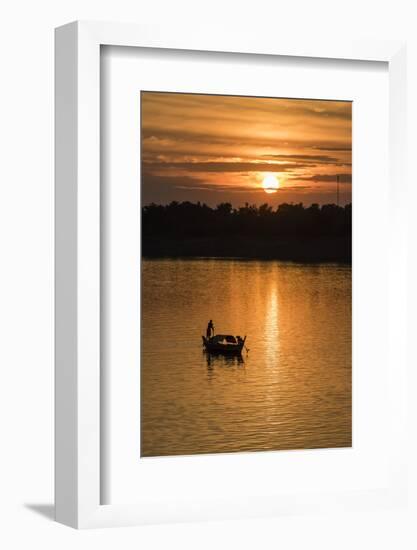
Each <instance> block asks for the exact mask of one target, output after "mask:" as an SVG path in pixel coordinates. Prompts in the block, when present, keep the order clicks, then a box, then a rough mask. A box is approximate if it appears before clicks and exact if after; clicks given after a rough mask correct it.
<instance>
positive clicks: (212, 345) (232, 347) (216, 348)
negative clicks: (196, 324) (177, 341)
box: [202, 336, 245, 355]
mask: <svg viewBox="0 0 417 550" xmlns="http://www.w3.org/2000/svg"><path fill="white" fill-rule="evenodd" d="M202 338H203V346H204V349H205V350H206V351H207V352H209V353H213V354H224V355H240V354H241V353H242V349H243V346H244V345H245V340H242V341H241V342H239V343H237V344H230V343H228V344H221V343H219V342H210V340H208V339H207V338H206V337H204V336H203V337H202Z"/></svg>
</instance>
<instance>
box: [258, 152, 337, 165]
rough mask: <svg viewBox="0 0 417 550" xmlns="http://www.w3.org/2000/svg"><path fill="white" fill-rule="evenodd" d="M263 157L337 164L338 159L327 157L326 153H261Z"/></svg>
mask: <svg viewBox="0 0 417 550" xmlns="http://www.w3.org/2000/svg"><path fill="white" fill-rule="evenodd" d="M263 157H264V158H269V159H271V160H272V159H273V160H290V161H298V160H301V161H304V162H314V163H317V162H318V163H322V164H327V163H329V164H337V163H338V159H337V158H336V157H329V156H327V155H291V154H290V155H263Z"/></svg>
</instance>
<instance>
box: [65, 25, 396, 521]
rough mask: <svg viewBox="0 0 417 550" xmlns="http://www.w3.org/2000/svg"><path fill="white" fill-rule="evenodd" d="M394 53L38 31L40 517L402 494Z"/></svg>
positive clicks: (173, 517) (369, 45) (349, 45)
mask: <svg viewBox="0 0 417 550" xmlns="http://www.w3.org/2000/svg"><path fill="white" fill-rule="evenodd" d="M258 38H259V39H258ZM404 49H405V46H404V44H402V43H397V42H388V41H370V42H343V41H340V42H339V43H331V44H326V43H320V42H317V41H316V42H314V41H307V40H306V41H304V42H303V41H301V42H297V43H291V42H288V41H286V40H284V39H282V40H280V39H278V40H276V39H275V38H268V37H267V36H263V37H256V40H255V39H254V38H252V39H251V40H248V39H247V35H246V34H245V33H244V32H239V31H237V32H235V31H233V33H230V32H219V33H216V36H213V34H212V33H211V32H210V29H198V32H197V30H196V31H195V33H191V32H188V33H187V34H184V33H180V32H177V31H175V30H172V29H171V30H169V29H161V28H156V27H154V28H152V27H140V26H139V27H137V26H133V25H132V26H131V25H120V24H110V23H80V22H77V23H71V24H69V25H65V26H63V27H60V28H58V29H57V31H56V517H57V520H58V521H60V522H62V523H65V524H67V525H70V526H73V527H77V528H81V527H100V526H113V525H129V524H140V523H153V522H172V521H177V520H179V521H187V520H190V521H191V520H204V519H216V518H219V519H220V518H221V519H224V518H236V517H259V516H266V515H273V514H280V513H286V514H288V513H301V512H303V513H306V512H309V511H317V509H323V510H328V509H335V508H339V509H341V510H345V509H349V508H352V509H358V508H363V509H369V508H370V507H375V506H384V507H386V506H400V505H402V503H404V501H405V495H406V473H405V466H404V464H405V454H404V441H405V405H404V402H405V393H406V345H405V336H404V335H405V332H406V300H405V291H404V289H405V285H406V260H405V258H406V243H405V238H404V236H405V232H406V219H405V208H404V201H405V200H406V199H405V197H404V186H405V176H404V173H403V166H404V154H405V153H404V151H405V130H404V128H405V117H406V110H405V87H404V82H405V53H404V51H405V50H404Z"/></svg>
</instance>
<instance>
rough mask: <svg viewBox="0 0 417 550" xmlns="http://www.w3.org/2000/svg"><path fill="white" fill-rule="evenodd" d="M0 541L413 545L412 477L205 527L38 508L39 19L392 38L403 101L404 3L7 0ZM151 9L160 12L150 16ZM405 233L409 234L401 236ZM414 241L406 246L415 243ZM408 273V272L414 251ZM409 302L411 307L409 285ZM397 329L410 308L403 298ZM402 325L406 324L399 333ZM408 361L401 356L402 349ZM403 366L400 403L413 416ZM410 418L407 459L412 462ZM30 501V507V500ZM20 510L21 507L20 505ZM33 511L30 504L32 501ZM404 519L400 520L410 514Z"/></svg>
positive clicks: (43, 412) (48, 392) (47, 87)
mask: <svg viewBox="0 0 417 550" xmlns="http://www.w3.org/2000/svg"><path fill="white" fill-rule="evenodd" d="M0 15H1V17H0V31H1V32H0V40H1V48H0V52H1V65H0V66H1V72H0V77H1V86H0V96H1V101H0V136H1V137H0V139H1V144H0V145H1V153H2V154H1V163H0V171H1V178H0V185H1V201H0V209H1V211H0V224H1V227H0V236H1V256H0V259H1V269H0V278H1V281H0V293H1V294H0V311H1V313H0V315H1V325H0V342H1V344H0V354H1V356H0V367H1V374H2V376H1V383H0V414H1V416H0V418H1V427H2V430H1V440H0V441H1V453H0V457H1V458H0V495H1V503H0V508H1V510H0V518H1V520H0V522H1V529H0V545H1V546H2V547H3V548H7V549H9V548H12V549H13V548H48V549H49V548H51V549H52V548H59V549H66V548H74V547H77V548H91V547H97V548H103V549H106V548H115V547H120V548H126V549H129V548H139V547H141V548H146V549H148V548H150V549H152V548H157V549H159V548H161V549H162V548H170V549H172V548H190V549H191V548H193V549H194V548H210V549H212V548H214V547H218V548H239V547H241V548H253V547H258V548H268V547H270V548H276V547H281V548H285V550H287V549H288V550H291V549H298V548H299V549H303V550H304V549H308V548H320V549H326V548H328V549H333V548H338V549H345V548H346V549H348V548H355V547H357V548H378V549H391V548H399V549H408V548H410V549H411V548H415V547H416V546H417V529H416V527H415V518H416V517H417V511H416V508H415V503H416V498H415V497H416V494H417V493H416V489H417V486H416V479H415V466H414V469H413V470H412V472H411V474H412V480H411V487H412V495H411V503H412V505H413V506H414V507H413V508H412V509H410V510H409V511H395V512H392V511H386V512H378V513H366V514H364V513H357V514H349V515H343V516H342V515H333V516H332V517H328V516H327V517H326V516H323V515H319V514H317V515H316V516H308V517H280V518H277V519H265V520H251V521H244V522H241V521H240V522H238V521H233V522H225V523H220V522H219V523H207V524H191V525H190V524H188V525H173V526H151V527H137V528H127V529H113V530H100V531H89V532H76V531H74V530H71V529H69V528H66V527H63V526H61V525H57V524H54V523H52V522H51V521H50V520H48V519H47V518H46V517H45V515H44V514H43V513H42V514H40V513H39V512H40V511H41V512H46V513H47V514H49V515H50V514H52V512H51V508H50V506H51V503H52V499H53V286H52V283H53V28H54V27H55V26H57V25H60V24H63V23H66V22H68V21H71V20H74V19H98V20H116V21H128V22H141V23H144V22H149V23H158V22H165V23H170V24H172V25H180V26H181V28H182V29H183V31H184V29H186V26H187V25H192V24H193V22H195V23H201V22H202V21H204V22H206V23H207V24H210V23H211V24H213V33H214V34H215V26H216V24H219V22H220V21H221V22H222V24H223V25H226V26H227V25H228V24H229V25H231V26H233V25H236V24H238V25H241V26H244V27H246V28H247V29H248V33H255V32H269V33H280V34H281V35H282V34H285V33H288V34H290V35H292V36H294V34H299V35H300V36H301V35H305V34H306V33H307V34H308V33H313V35H317V34H318V35H320V36H323V35H326V36H329V37H330V36H331V35H332V34H345V35H346V34H347V35H349V36H351V37H358V36H359V37H361V36H362V37H363V36H365V37H369V36H371V37H372V36H375V37H379V38H381V37H383V36H385V35H387V36H391V37H393V38H406V39H407V40H408V41H409V42H408V45H409V63H408V65H409V67H408V69H409V75H408V80H409V82H408V93H409V97H413V98H415V97H417V36H416V32H415V28H416V16H415V14H414V13H413V2H411V1H410V2H406V1H402V0H397V1H396V2H383V1H373V0H371V1H367V2H364V1H363V0H361V1H358V2H353V1H350V2H349V3H345V2H335V1H334V0H333V1H323V0H316V1H314V2H310V1H309V0H303V1H300V0H299V1H298V2H293V3H289V2H286V3H285V4H281V2H279V1H278V0H272V1H271V2H267V1H262V0H258V1H257V2H256V3H253V2H250V3H248V8H245V6H244V5H243V2H242V1H229V2H227V3H226V2H225V1H224V0H211V1H210V2H207V3H205V4H203V3H201V2H191V1H185V0H176V1H175V2H168V1H161V0H153V1H152V2H138V1H137V0H132V1H128V0H118V1H117V2H115V1H112V2H108V1H103V0H82V1H81V0H72V1H71V2H69V1H68V2H63V1H56V0H55V1H52V0H38V1H37V2H29V1H22V0H15V1H14V2H8V5H7V8H5V7H4V6H3V7H2V8H1V12H0ZM161 18H163V20H162V19H161ZM408 108H409V111H408V113H409V128H408V133H409V149H410V151H411V153H412V152H413V150H414V151H417V142H416V138H415V127H416V123H417V111H416V105H415V103H412V102H411V101H410V104H409V106H408ZM413 156H414V155H412V154H410V160H409V173H410V182H413V183H414V185H413V186H411V185H410V188H409V198H408V205H409V211H410V218H411V222H410V223H411V230H412V232H413V235H417V217H416V216H413V215H412V214H413V213H414V209H415V208H416V206H417V202H416V199H417V191H416V183H415V177H412V175H413V168H414V167H413V165H412V162H413V158H412V157H413ZM413 180H414V181H413ZM414 240H416V239H414ZM414 248H417V246H415V247H414ZM411 252H412V260H413V261H412V264H410V280H413V279H414V280H417V264H416V261H415V259H416V252H415V251H413V250H412V251H411ZM409 303H410V304H412V305H413V306H414V309H416V306H417V301H416V290H415V289H414V288H413V287H412V286H411V285H410V294H409ZM409 317H410V327H412V326H413V325H414V326H417V325H416V314H415V313H413V312H412V311H411V308H410V316H409ZM410 332H411V330H410ZM410 353H412V354H413V356H412V357H411V360H410V365H411V364H413V363H414V365H417V361H416V360H415V359H416V357H415V351H414V349H413V348H410ZM415 388H416V375H415V374H414V371H413V370H411V369H410V396H412V397H413V399H412V400H411V399H410V410H411V411H412V412H413V417H414V418H417V417H416V405H415V404H414V402H416V399H415V395H416V391H415ZM416 431H417V430H416V427H415V424H414V425H413V427H412V428H410V436H411V437H410V453H412V455H410V456H411V457H412V458H413V459H414V464H416V454H417V453H416V444H415V434H416ZM41 505H43V507H42V506H41ZM31 507H32V508H31ZM33 508H34V509H35V510H37V512H36V511H34V509H33ZM413 520H414V521H413Z"/></svg>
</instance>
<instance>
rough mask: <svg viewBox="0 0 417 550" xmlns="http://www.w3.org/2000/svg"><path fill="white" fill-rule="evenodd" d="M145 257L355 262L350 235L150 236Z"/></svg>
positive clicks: (146, 242) (147, 238) (144, 240)
mask: <svg viewBox="0 0 417 550" xmlns="http://www.w3.org/2000/svg"><path fill="white" fill-rule="evenodd" d="M142 257H143V258H144V259H147V258H149V259H156V258H172V259H174V258H182V259H187V258H189V259H195V258H207V259H209V258H218V259H242V260H280V261H289V262H303V263H339V264H345V265H351V262H352V252H351V242H350V239H349V241H348V240H347V239H346V238H326V239H323V238H321V239H315V240H310V239H305V240H285V241H284V240H268V239H247V238H246V239H244V238H228V239H224V238H200V239H191V238H188V239H167V238H152V237H149V236H146V238H144V239H143V241H142Z"/></svg>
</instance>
